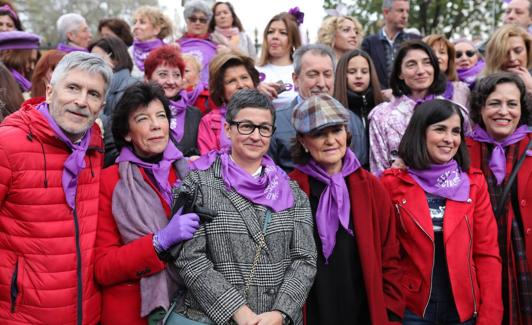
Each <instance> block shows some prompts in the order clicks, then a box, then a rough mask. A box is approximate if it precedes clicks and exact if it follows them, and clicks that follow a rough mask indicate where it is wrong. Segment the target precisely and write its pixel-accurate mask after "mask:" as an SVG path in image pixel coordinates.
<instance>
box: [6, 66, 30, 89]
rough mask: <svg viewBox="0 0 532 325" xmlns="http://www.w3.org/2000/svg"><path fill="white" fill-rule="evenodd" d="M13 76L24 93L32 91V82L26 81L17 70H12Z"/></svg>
mask: <svg viewBox="0 0 532 325" xmlns="http://www.w3.org/2000/svg"><path fill="white" fill-rule="evenodd" d="M11 75H12V76H13V79H15V81H16V82H17V84H18V85H19V86H20V88H21V89H22V92H26V91H29V90H30V89H31V81H29V80H28V79H26V77H24V76H23V75H21V74H20V73H19V72H18V71H17V70H15V69H11Z"/></svg>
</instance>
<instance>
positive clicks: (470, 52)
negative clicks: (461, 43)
mask: <svg viewBox="0 0 532 325" xmlns="http://www.w3.org/2000/svg"><path fill="white" fill-rule="evenodd" d="M464 54H465V55H467V57H468V58H472V57H473V55H475V54H477V52H476V51H473V50H467V51H465V52H462V51H456V58H457V59H459V58H461V57H462V55H464Z"/></svg>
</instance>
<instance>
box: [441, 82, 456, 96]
mask: <svg viewBox="0 0 532 325" xmlns="http://www.w3.org/2000/svg"><path fill="white" fill-rule="evenodd" d="M453 96H454V86H453V82H452V81H449V80H448V81H447V87H445V92H444V93H443V98H445V99H447V100H452V99H453Z"/></svg>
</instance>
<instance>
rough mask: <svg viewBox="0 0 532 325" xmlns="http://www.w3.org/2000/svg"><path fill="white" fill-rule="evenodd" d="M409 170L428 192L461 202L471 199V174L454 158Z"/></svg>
mask: <svg viewBox="0 0 532 325" xmlns="http://www.w3.org/2000/svg"><path fill="white" fill-rule="evenodd" d="M407 172H408V174H409V175H410V176H412V178H413V179H414V180H415V181H416V182H417V183H418V185H419V186H421V188H422V189H423V190H424V191H425V192H427V193H430V194H432V195H436V196H441V197H444V198H446V199H450V200H453V201H459V202H465V201H467V199H469V184H470V183H469V176H468V175H467V174H466V173H464V172H463V171H462V170H461V169H460V167H459V166H458V163H457V162H456V160H454V159H452V160H451V161H449V162H447V163H445V164H432V165H430V168H427V169H423V170H417V169H411V168H408V169H407Z"/></svg>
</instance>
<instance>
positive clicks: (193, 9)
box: [177, 0, 217, 84]
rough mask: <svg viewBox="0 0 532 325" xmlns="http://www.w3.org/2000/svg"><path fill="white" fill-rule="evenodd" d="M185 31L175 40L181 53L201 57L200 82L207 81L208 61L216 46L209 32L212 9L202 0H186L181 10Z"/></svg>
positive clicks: (206, 82)
mask: <svg viewBox="0 0 532 325" xmlns="http://www.w3.org/2000/svg"><path fill="white" fill-rule="evenodd" d="M183 15H184V16H185V21H186V32H185V33H184V34H183V36H182V37H181V38H180V39H178V40H177V42H178V43H179V46H180V47H181V51H182V52H183V53H191V54H195V55H197V57H198V58H200V59H201V73H200V80H201V82H203V83H205V84H208V83H209V62H211V60H212V58H213V57H214V56H215V55H216V50H217V46H216V43H215V42H214V41H213V40H212V38H211V35H210V33H209V21H210V20H211V18H212V10H211V8H210V7H209V5H208V4H207V2H205V1H203V0H192V1H187V3H186V4H185V9H184V11H183Z"/></svg>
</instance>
